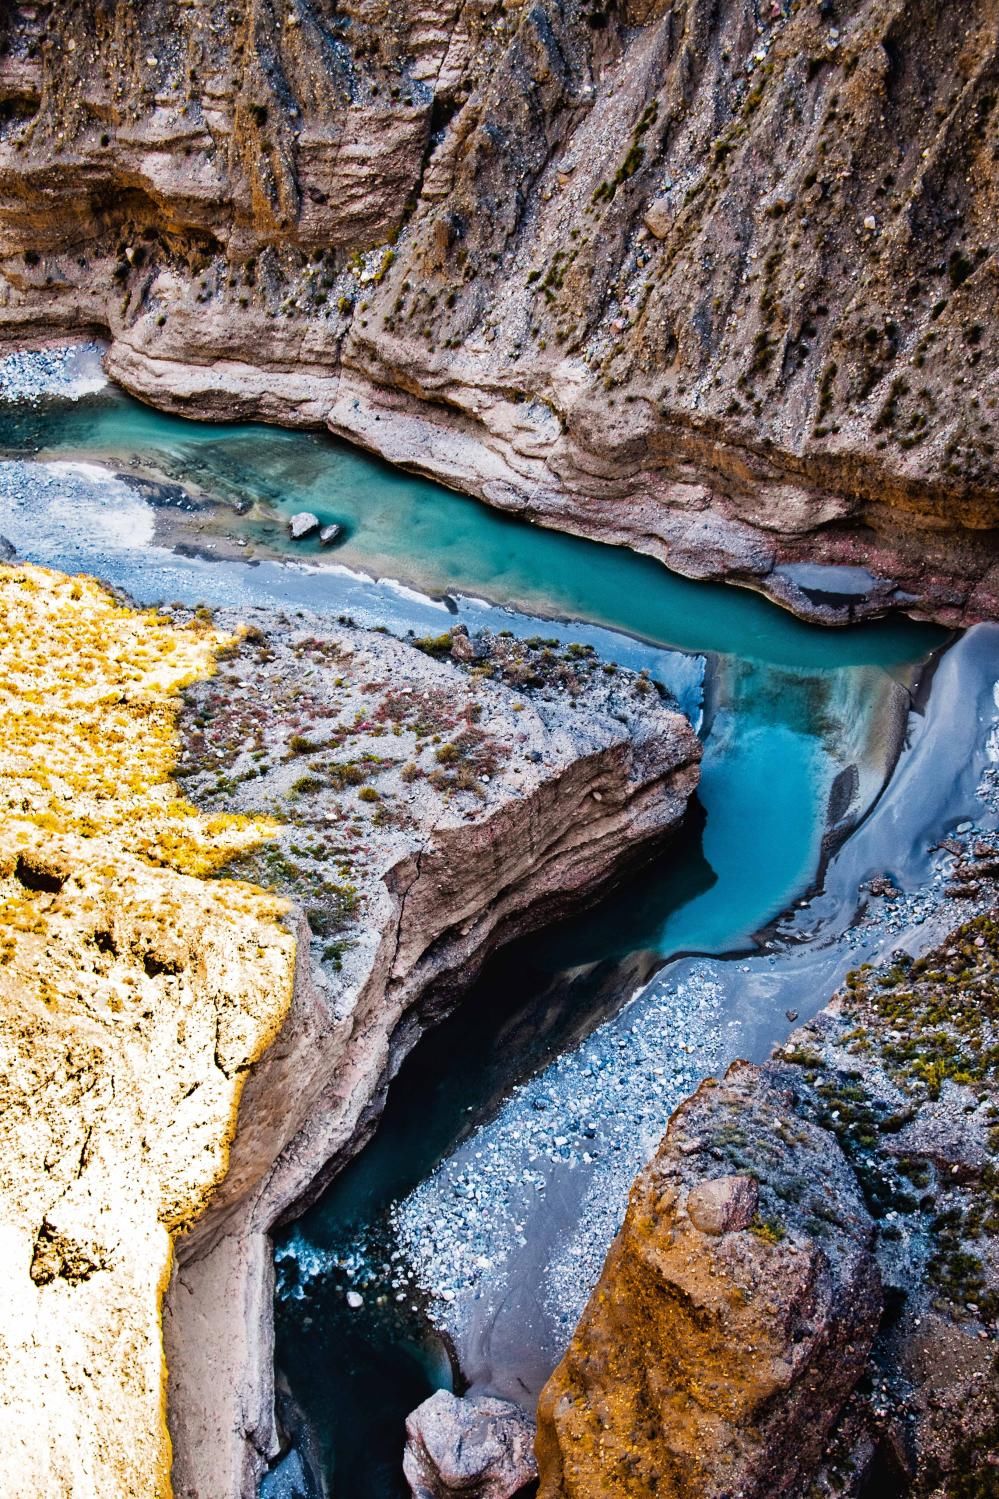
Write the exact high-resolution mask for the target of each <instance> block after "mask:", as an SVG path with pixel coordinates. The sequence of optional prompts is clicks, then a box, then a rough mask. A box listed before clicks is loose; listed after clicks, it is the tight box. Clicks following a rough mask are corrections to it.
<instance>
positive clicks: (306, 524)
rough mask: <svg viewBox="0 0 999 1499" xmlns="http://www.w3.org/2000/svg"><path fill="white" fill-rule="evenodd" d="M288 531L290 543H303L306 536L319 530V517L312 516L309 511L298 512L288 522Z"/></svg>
mask: <svg viewBox="0 0 999 1499" xmlns="http://www.w3.org/2000/svg"><path fill="white" fill-rule="evenodd" d="M288 530H289V532H290V533H291V539H292V541H304V540H305V538H306V536H311V535H312V534H313V532H315V531H318V530H319V517H318V515H313V513H312V511H311V510H299V511H298V513H297V514H296V515H293V516H292V518H291V520H290V521H289V522H288Z"/></svg>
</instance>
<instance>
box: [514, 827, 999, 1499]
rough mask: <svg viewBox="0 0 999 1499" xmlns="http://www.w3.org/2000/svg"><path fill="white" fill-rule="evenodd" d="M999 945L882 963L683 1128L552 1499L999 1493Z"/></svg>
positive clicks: (616, 1281) (564, 1402)
mask: <svg viewBox="0 0 999 1499" xmlns="http://www.w3.org/2000/svg"><path fill="white" fill-rule="evenodd" d="M997 867H999V861H997V854H996V850H995V848H993V847H992V846H991V845H989V846H982V847H981V848H979V849H978V850H977V851H976V852H975V856H974V857H973V858H967V859H965V860H963V861H962V864H961V865H960V866H959V868H958V874H959V876H961V878H962V879H963V881H964V882H965V883H967V882H968V881H972V880H975V881H978V882H981V881H983V880H988V879H990V878H992V877H994V874H995V870H996V868H997ZM997 942H999V928H997V924H996V921H995V916H994V913H992V914H991V915H985V916H981V917H978V918H976V919H975V920H973V921H972V922H970V923H969V924H967V925H966V926H964V927H962V928H961V929H959V930H958V931H956V932H954V933H952V934H951V936H950V938H949V939H948V940H947V941H946V942H945V943H944V944H943V946H942V947H941V948H940V949H939V950H938V951H936V952H932V953H929V954H927V956H926V957H924V958H921V959H919V960H918V961H916V962H913V961H912V959H911V958H909V957H908V956H907V955H905V954H901V955H899V958H898V961H896V962H895V963H894V964H893V965H891V966H890V967H888V968H886V969H883V970H880V971H871V970H870V969H869V966H868V965H865V967H864V968H863V969H861V970H859V971H858V972H857V973H856V974H854V975H851V977H850V978H849V979H848V982H847V987H846V989H845V991H844V992H843V993H841V994H840V995H838V996H837V997H836V999H835V1000H834V1001H833V1002H832V1004H831V1005H829V1006H828V1007H827V1008H826V1009H825V1010H823V1011H821V1012H820V1014H819V1015H818V1016H817V1017H816V1019H815V1020H814V1021H812V1022H811V1023H810V1024H809V1025H807V1026H805V1027H803V1028H801V1029H800V1030H798V1031H796V1032H795V1033H794V1035H793V1036H792V1037H791V1040H790V1041H789V1043H788V1044H787V1046H785V1047H782V1048H779V1049H778V1050H777V1051H776V1052H775V1053H774V1056H773V1058H772V1059H771V1060H770V1061H769V1062H768V1063H766V1064H765V1065H764V1066H763V1067H752V1066H749V1065H748V1064H746V1063H737V1064H736V1065H735V1066H734V1067H733V1068H732V1069H730V1071H729V1073H728V1075H727V1076H726V1077H725V1078H724V1080H723V1081H722V1082H721V1083H720V1084H713V1083H706V1084H704V1085H702V1087H701V1088H700V1090H699V1091H698V1093H697V1094H696V1095H695V1096H694V1097H693V1098H692V1099H691V1100H689V1101H688V1102H687V1103H686V1104H684V1105H683V1107H682V1108H681V1109H680V1110H678V1112H677V1113H676V1115H674V1117H673V1119H672V1121H671V1123H670V1127H669V1130H668V1132H667V1135H666V1137H665V1139H664V1141H663V1143H662V1145H661V1147H660V1149H659V1152H658V1153H657V1155H656V1157H655V1158H654V1160H653V1161H652V1162H651V1163H650V1165H649V1166H648V1168H647V1169H646V1171H645V1172H644V1173H643V1174H642V1176H641V1177H640V1178H639V1180H638V1182H637V1183H636V1186H635V1188H634V1191H633V1193H632V1198H631V1203H630V1206H629V1209H628V1214H627V1218H626V1221H625V1224H624V1227H623V1229H622V1231H621V1233H620V1235H619V1237H618V1239H617V1240H616V1241H615V1244H614V1246H613V1248H612V1250H611V1252H610V1254H609V1256H608V1259H607V1263H606V1266H605V1269H604V1274H603V1277H602V1279H601V1281H600V1284H599V1285H598V1286H597V1288H596V1290H595V1292H594V1294H593V1297H592V1298H591V1300H590V1303H589V1305H588V1307H587V1310H586V1313H585V1314H584V1317H583V1319H582V1321H581V1323H580V1326H579V1329H578V1330H577V1333H576V1335H575V1337H574V1339H573V1342H572V1344H571V1345H570V1347H569V1350H568V1352H567V1354H566V1356H565V1358H564V1359H563V1361H562V1363H561V1364H560V1365H559V1367H558V1369H557V1370H556V1371H555V1373H554V1374H553V1376H552V1378H551V1380H550V1382H549V1384H548V1385H547V1386H546V1388H545V1390H544V1392H543V1394H542V1397H541V1401H540V1403H539V1409H538V1417H539V1428H538V1442H537V1453H538V1461H539V1467H540V1470H541V1489H540V1492H541V1494H542V1496H544V1499H556V1496H564V1499H569V1496H572V1499H583V1496H585V1499H596V1496H602V1495H605V1494H606V1495H608V1496H610V1495H614V1496H624V1495H628V1496H634V1499H639V1496H641V1499H652V1496H653V1495H655V1496H656V1499H673V1496H677V1499H679V1496H690V1499H694V1496H697V1499H703V1496H718V1499H721V1496H723V1495H730V1494H732V1493H740V1494H743V1495H745V1496H746V1499H753V1496H758V1499H776V1496H779V1495H784V1494H787V1495H799V1494H803V1493H807V1494H810V1495H816V1496H826V1499H832V1496H839V1499H858V1496H861V1495H872V1494H881V1493H893V1494H905V1495H911V1496H918V1499H927V1496H933V1499H958V1496H979V1495H980V1496H983V1499H984V1496H985V1495H989V1494H993V1493H995V1490H996V1470H997V1466H999V1450H997V1449H999V1405H997V1396H996V1389H997V1387H996V1378H995V1376H996V1354H995V1346H996V1345H995V1339H996V1331H997V1329H996V1314H997V1310H999V1209H997V1205H999V1196H997V1182H999V1131H997V1129H996V1119H997V1117H999V1100H997V1067H996V1059H997V1055H999V1053H997V1049H996V1043H997V1005H996V1000H997V988H996V961H997V957H996V955H997Z"/></svg>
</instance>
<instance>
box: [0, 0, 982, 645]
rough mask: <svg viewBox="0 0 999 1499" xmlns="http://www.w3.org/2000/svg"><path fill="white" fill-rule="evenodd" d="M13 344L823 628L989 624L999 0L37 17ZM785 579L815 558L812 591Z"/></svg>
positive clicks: (3, 63)
mask: <svg viewBox="0 0 999 1499" xmlns="http://www.w3.org/2000/svg"><path fill="white" fill-rule="evenodd" d="M2 24H3V38H2V47H3V53H2V56H0V278H2V279H0V326H2V328H3V330H4V333H5V335H6V337H7V338H8V340H22V341H23V340H24V339H26V338H37V337H39V336H44V335H45V334H46V333H47V332H50V331H51V332H53V333H55V332H58V333H59V334H65V332H66V331H67V330H72V329H83V328H86V329H88V330H89V329H95V328H96V329H106V330H108V331H109V332H110V334H111V338H112V347H111V353H110V368H111V369H112V371H113V372H114V373H115V374H116V375H117V376H118V378H120V379H121V380H123V381H124V383H125V384H127V385H128V386H130V387H131V388H132V389H134V390H136V391H137V392H139V393H140V394H141V395H143V396H144V397H145V398H147V399H149V400H152V401H154V402H156V403H159V404H161V405H165V406H168V407H170V408H173V409H177V410H181V411H186V412H188V413H190V414H206V415H213V414H214V415H225V416H229V415H231V414H232V413H233V412H234V411H235V412H239V413H241V414H243V415H254V416H261V417H264V418H266V419H268V420H275V421H281V422H288V423H308V424H316V425H320V424H322V423H327V424H328V425H329V426H330V427H331V428H332V429H333V430H334V431H336V432H340V433H343V434H345V435H347V436H349V437H351V438H353V439H355V440H358V441H360V442H362V443H365V444H366V445H368V446H370V447H373V448H375V449H377V450H378V451H380V452H383V453H385V454H386V455H387V456H388V457H390V458H392V459H394V460H396V461H399V462H403V463H407V464H411V465H413V466H414V467H418V468H420V469H423V470H425V471H426V472H429V473H431V474H434V475H436V476H438V477H440V478H442V479H444V481H445V482H448V483H451V484H453V485H455V486H457V487H459V488H463V489H467V490H469V491H471V492H473V493H475V494H478V495H481V496H483V497H485V498H486V499H488V500H490V501H491V502H492V503H494V504H498V505H502V506H505V507H508V508H511V509H514V510H517V511H518V512H520V513H523V514H526V515H529V516H532V517H534V518H536V519H538V520H541V521H543V522H544V523H546V524H551V525H556V526H561V527H564V528H567V529H571V530H576V531H581V532H585V533H587V534H590V535H594V536H598V537H601V538H602V539H605V540H611V541H624V542H627V543H628V544H630V545H632V546H635V547H638V548H640V549H642V550H646V551H649V552H652V553H654V554H655V555H657V556H660V557H664V558H665V559H667V560H668V561H669V562H670V563H671V565H673V566H675V567H677V568H679V569H680V570H682V571H685V572H689V573H692V574H696V575H711V576H716V575H727V576H733V577H736V578H738V579H741V580H744V581H747V582H750V583H753V584H754V585H757V586H761V587H765V588H767V589H768V590H769V591H770V592H772V593H773V594H774V595H775V596H777V597H779V598H781V599H782V600H783V601H784V602H786V603H789V604H790V605H791V606H792V607H794V608H796V609H798V610H799V611H801V612H804V613H816V614H819V615H825V616H827V617H837V616H838V617H843V616H844V615H845V614H846V612H847V606H846V604H845V602H844V601H843V600H842V599H838V598H835V597H832V598H830V597H826V595H827V594H829V593H830V591H831V592H832V593H833V594H835V593H838V592H840V591H841V589H842V585H841V583H840V582H839V581H837V580H835V579H833V580H830V579H828V578H826V577H824V576H823V575H821V574H819V575H816V574H814V573H812V574H802V573H798V572H796V571H795V570H794V564H795V563H802V562H809V563H812V564H814V563H815V562H819V563H839V564H847V565H850V566H851V567H853V568H854V569H855V570H858V571H855V573H854V575H853V577H852V580H851V582H850V584H849V592H850V593H851V594H852V595H854V597H853V606H854V609H855V610H863V609H865V608H866V609H870V608H881V607H884V606H885V605H886V604H889V603H892V602H894V603H900V604H902V605H907V604H913V603H915V604H916V605H918V606H920V607H923V608H925V609H927V610H928V611H930V612H932V613H934V614H935V615H936V616H937V617H939V618H941V619H945V620H951V621H959V620H962V619H966V618H973V617H976V616H980V615H985V614H990V613H994V612H995V610H996V607H997V590H999V573H997V571H996V566H997V554H996V547H995V541H994V534H993V533H994V529H995V526H996V520H997V512H996V501H995V495H996V489H997V470H996V408H995V396H994V393H993V391H992V385H993V384H994V376H995V367H996V336H997V335H996V327H995V319H994V316H993V312H994V304H995V295H996V260H995V253H994V252H995V247H994V244H993V241H994V239H995V235H994V232H993V226H994V223H995V218H996V196H995V181H996V173H995V157H994V138H995V129H996V110H997V91H996V70H997V53H996V45H997V44H996V35H997V28H996V9H995V3H994V0H973V3H970V4H967V3H960V4H959V3H958V0H948V3H945V4H943V5H939V4H935V3H930V0H919V3H916V4H912V3H903V0H822V3H821V4H803V3H788V0H773V3H767V4H755V3H750V0H724V3H723V4H721V5H706V4H704V3H703V0H677V3H665V0H662V3H660V0H606V3H604V0H586V3H577V0H538V3H535V4H527V3H516V0H515V3H507V4H500V3H499V0H476V3H474V4H471V5H463V6H458V5H451V6H449V5H445V6H443V7H441V6H435V7H432V8H429V9H428V8H427V7H426V6H425V5H423V4H422V3H420V0H404V3H402V4H400V5H398V6H395V7H393V8H392V9H391V11H389V10H387V9H386V8H385V7H383V6H382V5H380V4H378V3H374V0H350V3H347V4H344V5H341V6H334V5H333V4H332V3H326V0H282V3H280V4H279V3H272V0H255V3H254V4H252V5H249V6H241V7H235V6H227V5H225V4H221V3H214V4H211V3H209V0H195V3H187V4H181V3H180V0H142V3H141V4H135V3H131V0H129V3H126V0H116V3H103V0H102V3H98V0H84V3H81V4H79V5H75V6H72V7H66V6H54V5H50V4H46V3H38V4H24V5H21V6H18V7H16V8H12V9H10V10H9V11H8V12H7V13H6V18H5V20H4V21H3V23H2ZM789 566H790V567H791V571H787V567H789Z"/></svg>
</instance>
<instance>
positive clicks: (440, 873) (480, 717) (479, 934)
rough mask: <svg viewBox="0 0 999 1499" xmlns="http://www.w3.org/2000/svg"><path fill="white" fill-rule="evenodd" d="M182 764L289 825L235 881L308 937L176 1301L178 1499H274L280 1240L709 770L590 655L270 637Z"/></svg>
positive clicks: (460, 638)
mask: <svg viewBox="0 0 999 1499" xmlns="http://www.w3.org/2000/svg"><path fill="white" fill-rule="evenodd" d="M181 739H182V746H183V747H182V751H181V756H180V760H179V765H178V774H179V775H181V776H182V778H183V782H184V785H185V789H186V790H187V794H188V795H189V796H191V797H192V799H193V800H194V801H195V802H196V803H197V805H199V806H200V807H201V808H202V810H203V812H204V813H205V814H208V815H211V814H215V815H217V814H218V813H220V812H221V811H222V810H223V809H224V810H225V812H226V813H227V814H228V815H230V816H231V815H233V814H237V815H242V816H248V817H250V818H251V819H256V818H259V817H261V816H264V815H267V814H272V815H273V816H274V817H275V818H277V820H278V822H279V824H280V826H279V828H278V830H277V831H276V833H275V836H274V839H273V841H272V842H271V843H268V844H267V845H264V846H261V847H260V848H259V849H258V850H257V851H252V850H251V851H250V852H249V853H248V854H246V855H244V856H243V857H242V858H241V859H240V860H239V861H238V862H237V863H236V864H235V865H233V866H232V868H233V871H234V872H237V871H238V872H240V873H242V874H243V875H244V876H246V877H249V878H250V879H251V880H253V881H254V882H256V883H264V884H267V885H269V886H271V887H272V888H273V890H274V891H275V893H277V894H280V895H282V896H284V897H286V898H289V899H290V900H291V901H292V902H293V903H294V904H295V906H296V907H297V909H298V910H299V911H300V912H301V913H302V917H301V918H300V920H299V925H298V928H297V930H298V972H297V977H296V983H295V989H294V996H293V1000H292V1005H291V1009H290V1012H289V1015H288V1018H287V1020H286V1022H285V1025H284V1027H283V1029H282V1031H281V1034H280V1035H279V1036H278V1037H277V1039H276V1040H275V1042H274V1044H273V1045H272V1046H271V1047H270V1048H269V1050H268V1051H267V1053H266V1055H265V1056H264V1057H263V1058H262V1059H261V1061H260V1062H259V1064H258V1065H257V1066H256V1067H255V1068H254V1070H253V1073H252V1075H251V1076H250V1079H249V1081H248V1082H247V1085H246V1088H245V1091H244V1095H243V1102H242V1108H241V1112H240V1124H239V1129H238V1131H237V1134H236V1137H235V1140H234V1141H233V1145H232V1148H231V1151H230V1159H229V1170H228V1172H227V1175H226V1177H225V1180H224V1181H223V1182H222V1183H221V1184H220V1186H219V1188H218V1190H217V1192H216V1194H215V1196H214V1199H213V1202H212V1205H211V1208H210V1210H209V1212H208V1213H207V1214H206V1215H205V1216H204V1217H203V1218H202V1219H201V1220H200V1221H199V1223H198V1224H197V1225H196V1226H195V1228H194V1229H193V1231H192V1232H191V1233H190V1234H189V1235H187V1236H185V1238H184V1240H183V1241H182V1242H181V1243H179V1245H178V1251H177V1266H176V1272H175V1275H174V1277H173V1280H172V1282H171V1285H170V1288H169V1291H168V1294H167V1298H166V1307H165V1340H166V1350H167V1361H168V1366H169V1380H170V1385H169V1421H170V1429H171V1432H172V1434H173V1438H174V1454H175V1455H174V1466H173V1483H174V1493H175V1494H176V1495H177V1496H178V1499H180V1496H185V1499H187V1496H191V1499H216V1496H218V1495H223V1494H226V1495H228V1494H232V1495H236V1494H241V1495H242V1494H245V1495H251V1494H253V1493H255V1491H256V1483H257V1479H258V1477H259V1474H260V1471H261V1469H262V1467H263V1466H264V1465H265V1464H266V1461H267V1459H268V1457H271V1456H273V1455H274V1454H275V1452H276V1450H277V1438H276V1433H275V1428H274V1410H273V1365H272V1352H271V1328H272V1300H273V1296H272V1269H271V1246H270V1239H269V1237H268V1232H269V1230H270V1229H271V1228H272V1227H273V1225H274V1224H275V1222H277V1221H278V1220H280V1219H282V1218H284V1217H286V1216H287V1215H289V1213H291V1212H293V1211H294V1210H295V1209H296V1208H297V1207H299V1206H301V1205H303V1204H304V1203H305V1202H307V1201H309V1200H311V1199H312V1198H313V1197H314V1196H315V1195H316V1194H317V1193H318V1192H319V1191H320V1190H321V1189H322V1186H323V1184H324V1182H325V1181H326V1180H328V1179H329V1176H330V1175H331V1174H332V1173H333V1172H334V1171H335V1170H336V1169H337V1168H338V1166H339V1165H341V1164H342V1163H343V1162H344V1161H345V1160H346V1159H348V1158H349V1157H350V1155H351V1154H353V1153H354V1152H355V1151H356V1150H357V1149H359V1148H360V1146H361V1145H362V1144H363V1143H364V1142H365V1140H366V1139H367V1138H368V1136H369V1134H370V1132H371V1130H372V1129H373V1128H374V1125H375V1121H376V1119H377V1116H378V1113H379V1112H380V1108H381V1104H382V1101H383V1099H384V1095H385V1089H386V1088H387V1086H388V1085H389V1081H390V1079H391V1077H392V1076H393V1075H394V1072H395V1070H396V1068H397V1067H398V1065H399V1063H400V1061H401V1059H402V1058H403V1056H404V1055H405V1054H406V1052H407V1051H408V1049H409V1048H410V1047H411V1046H412V1045H413V1044H414V1043H415V1042H416V1040H417V1039H418V1037H419V1036H420V1034H421V1032H422V1030H423V1029H424V1028H425V1026H426V1025H427V1024H429V1023H430V1021H431V1020H432V1019H433V1018H434V1017H435V1016H436V1015H439V1014H440V1013H442V1012H443V1011H444V1010H446V1009H447V1008H448V1007H449V1006H451V1005H453V1004H454V1003H455V1001H456V999H457V998H458V997H459V996H460V994H461V991H462V990H463V989H464V988H465V986H467V984H468V983H469V982H471V980H472V979H473V978H474V976H475V974H476V972H477V969H478V966H479V964H480V963H481V962H482V961H483V959H484V957H485V956H486V954H487V953H488V952H489V951H490V949H491V948H492V947H493V946H494V945H495V944H496V943H498V942H499V941H501V940H504V939H506V938H509V937H511V936H513V935H515V934H517V933H518V932H521V931H524V930H527V929H529V928H530V927H531V926H534V925H538V924H540V923H541V922H544V921H549V920H551V919H552V918H553V917H554V915H555V914H557V913H558V912H559V910H561V909H563V908H564V907H566V906H567V905H576V904H578V903H579V902H581V901H584V900H586V899H587V898H588V897H589V896H590V895H592V894H594V893H595V892H596V891H597V890H598V888H599V887H600V885H601V884H602V882H604V881H605V880H606V879H607V878H608V877H610V876H612V875H613V874H614V873H615V871H616V870H617V869H618V868H619V867H621V866H622V865H623V864H624V863H625V862H627V861H629V860H631V859H633V858H634V857H635V856H636V853H637V854H641V852H642V851H643V850H644V851H650V850H651V849H652V848H653V847H654V846H655V845H656V840H657V839H660V838H661V837H662V836H663V835H665V834H666V833H668V832H669V830H670V829H671V828H672V827H673V826H674V825H675V824H676V822H677V821H678V820H679V818H680V817H681V816H682V814H683V811H684V809H685V807H686V804H687V800H688V798H689V796H690V795H691V793H692V791H693V789H694V787H695V785H696V782H697V775H698V762H699V759H700V748H699V745H698V742H697V740H696V737H695V736H694V734H693V731H692V729H691V728H690V725H689V724H688V722H687V720H686V719H685V718H684V717H683V716H682V715H681V714H679V713H678V712H677V711H676V709H675V707H673V706H672V705H671V704H670V703H669V702H668V701H665V700H663V699H661V698H660V696H659V694H658V692H657V691H656V690H655V688H654V687H653V685H652V684H651V683H650V682H649V681H647V680H646V679H645V678H643V677H635V676H633V675H632V674H630V673H627V672H615V673H613V674H611V675H608V674H607V673H605V672H604V671H603V670H602V669H601V667H600V665H599V663H598V662H597V661H596V660H595V659H594V658H593V656H592V653H588V652H587V651H586V650H585V649H583V648H580V647H573V648H570V649H568V650H567V651H566V652H564V653H556V652H555V651H553V650H551V649H550V648H548V647H545V646H544V645H542V644H539V645H536V646H528V645H524V644H523V643H521V642H519V641H515V640H513V639H512V638H511V639H507V638H501V637H491V636H484V637H482V638H479V639H470V638H469V636H468V635H466V634H464V633H461V632H460V631H455V632H454V634H453V635H452V634H450V633H448V634H445V635H443V636H441V637H435V638H432V639H429V640H427V641H424V642H422V649H421V648H418V647H414V645H412V644H409V643H406V642H401V641H396V640H393V639H392V638H391V637H388V636H386V635H382V634H378V633H376V632H366V631H362V630H358V629H356V628H353V627H352V626H350V625H340V626H337V627H332V628H331V627H330V626H329V625H328V623H327V622H326V621H325V620H319V619H318V618H309V617H307V616H303V615H296V616H295V617H294V618H293V619H288V620H281V619H276V618H275V617H274V616H273V615H268V614H264V613H261V614H259V615H256V616H254V618H253V621H252V622H251V623H250V625H249V628H248V631H247V633H246V635H245V636H244V637H243V640H242V643H241V645H240V646H239V647H238V649H235V650H234V651H233V652H231V653H229V654H227V656H226V659H225V660H224V661H223V662H221V663H220V666H219V670H218V673H217V675H216V676H215V677H214V678H213V679H212V680H211V681H209V682H205V683H204V684H195V685H194V686H193V687H191V688H190V689H189V690H188V693H187V702H186V707H185V711H184V714H183V716H182V720H181Z"/></svg>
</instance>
